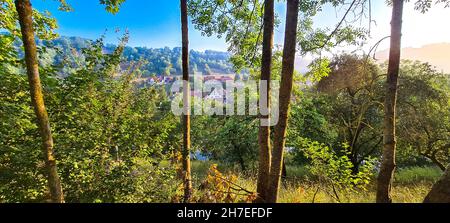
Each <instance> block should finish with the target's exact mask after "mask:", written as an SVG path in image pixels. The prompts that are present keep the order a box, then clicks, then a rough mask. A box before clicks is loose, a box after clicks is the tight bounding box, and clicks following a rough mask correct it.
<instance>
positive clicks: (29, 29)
mask: <svg viewBox="0 0 450 223" xmlns="http://www.w3.org/2000/svg"><path fill="white" fill-rule="evenodd" d="M15 4H16V10H17V12H18V16H19V23H20V28H21V32H22V40H23V46H24V48H25V62H26V66H27V75H28V83H29V85H30V94H31V103H32V105H33V108H34V112H35V114H36V118H37V122H38V127H39V131H40V134H41V137H42V142H43V145H42V152H43V153H44V158H45V167H46V171H47V181H48V187H49V190H50V196H51V201H52V202H54V203H64V195H63V192H62V187H61V182H60V179H59V176H58V171H57V168H56V160H55V157H54V156H53V138H52V132H51V128H50V121H49V118H48V114H47V110H46V109H45V104H44V96H43V93H42V86H41V80H40V78H39V67H38V58H37V50H36V42H35V39H34V30H33V9H32V7H31V3H30V1H29V0H16V1H15Z"/></svg>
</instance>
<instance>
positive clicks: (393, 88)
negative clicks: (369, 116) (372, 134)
mask: <svg viewBox="0 0 450 223" xmlns="http://www.w3.org/2000/svg"><path fill="white" fill-rule="evenodd" d="M402 17H403V0H394V1H393V9H392V22H391V49H390V55H389V67H388V74H387V84H386V96H385V97H386V98H385V103H384V112H385V116H384V148H383V157H382V162H381V169H380V174H379V176H378V188H377V202H378V203H392V198H391V188H392V181H393V177H394V172H395V168H396V163H395V149H396V136H395V131H396V129H395V121H396V103H397V86H398V73H399V67H400V52H401V38H402V33H401V32H402Z"/></svg>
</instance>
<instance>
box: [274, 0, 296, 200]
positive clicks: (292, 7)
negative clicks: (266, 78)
mask: <svg viewBox="0 0 450 223" xmlns="http://www.w3.org/2000/svg"><path fill="white" fill-rule="evenodd" d="M298 4H299V0H288V1H287V14H286V29H285V37H284V49H283V61H282V70H281V87H280V102H279V112H280V113H279V121H278V124H277V125H276V126H275V133H274V140H273V153H272V155H273V157H272V164H271V169H270V181H269V188H268V194H267V201H268V202H270V203H276V202H277V197H278V191H279V187H280V180H281V175H282V169H283V163H284V162H283V152H284V146H285V143H286V130H287V124H288V115H289V108H290V102H291V93H292V84H293V83H292V82H293V76H294V63H295V52H296V43H297V41H296V40H297V22H298Z"/></svg>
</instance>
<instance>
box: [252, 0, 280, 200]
mask: <svg viewBox="0 0 450 223" xmlns="http://www.w3.org/2000/svg"><path fill="white" fill-rule="evenodd" d="M274 11H275V10H274V0H265V1H264V24H263V26H264V27H263V28H264V31H263V43H262V45H263V46H262V47H263V49H262V61H261V81H266V82H267V89H260V93H264V94H266V95H265V96H266V98H267V107H268V108H269V107H270V76H271V69H272V48H273V32H274V31H273V30H274V22H275V12H274ZM260 97H263V95H260ZM260 109H261V105H260ZM269 117H270V115H261V119H266V120H269ZM258 138H259V139H258V141H259V171H258V182H257V193H258V198H257V199H256V200H255V202H256V203H264V202H267V201H266V194H267V189H268V185H269V173H270V162H271V161H270V160H271V150H270V127H269V126H263V125H261V126H260V128H259V134H258Z"/></svg>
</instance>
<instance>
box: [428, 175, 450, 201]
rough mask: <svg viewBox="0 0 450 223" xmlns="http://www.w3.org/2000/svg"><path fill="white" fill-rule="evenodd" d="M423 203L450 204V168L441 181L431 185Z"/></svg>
mask: <svg viewBox="0 0 450 223" xmlns="http://www.w3.org/2000/svg"><path fill="white" fill-rule="evenodd" d="M424 203H450V166H448V167H447V170H446V171H445V173H444V175H443V176H442V177H441V179H440V180H439V181H438V182H436V183H435V184H434V185H433V188H432V189H431V191H430V193H429V194H428V195H427V197H426V198H425V201H424Z"/></svg>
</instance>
